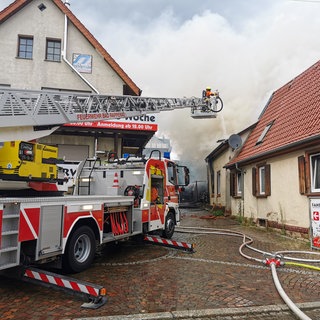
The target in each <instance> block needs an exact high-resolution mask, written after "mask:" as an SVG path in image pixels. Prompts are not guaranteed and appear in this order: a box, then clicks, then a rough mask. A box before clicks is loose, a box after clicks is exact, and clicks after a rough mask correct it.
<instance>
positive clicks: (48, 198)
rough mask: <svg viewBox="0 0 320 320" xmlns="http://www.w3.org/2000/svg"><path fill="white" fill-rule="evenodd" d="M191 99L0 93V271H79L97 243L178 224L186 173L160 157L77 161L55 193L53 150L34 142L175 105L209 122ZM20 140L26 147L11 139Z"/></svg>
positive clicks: (214, 107) (166, 231)
mask: <svg viewBox="0 0 320 320" xmlns="http://www.w3.org/2000/svg"><path fill="white" fill-rule="evenodd" d="M219 103H221V104H222V101H221V99H220V98H219V97H218V96H215V97H214V98H213V100H212V101H211V102H210V107H209V106H208V104H207V103H204V101H203V100H202V99H201V98H189V99H187V98H183V99H176V98H144V97H136V96H107V95H86V94H79V93H72V92H68V93H60V92H59V93H57V92H44V91H25V90H24V91H21V90H12V89H0V127H1V132H0V141H2V142H1V147H0V192H1V198H0V270H7V269H10V268H13V267H18V266H21V265H30V264H42V263H47V262H53V263H55V266H61V267H63V268H64V269H65V270H67V271H69V272H80V271H82V270H85V269H86V268H88V267H89V266H90V264H91V263H92V261H93V259H94V256H95V252H96V247H97V245H102V244H104V243H108V242H112V241H119V240H123V239H127V238H130V237H132V236H136V235H141V234H146V233H150V232H160V233H162V235H163V236H164V237H167V238H170V237H171V236H172V234H173V232H174V227H175V225H176V224H178V223H179V221H180V212H179V190H180V188H181V187H183V186H186V185H188V183H189V171H188V169H187V168H186V167H184V166H179V165H177V164H176V163H174V162H173V161H171V160H169V159H164V158H163V157H162V156H161V154H160V152H158V151H154V152H153V153H152V154H151V155H150V157H149V158H148V159H144V158H140V159H138V158H126V159H118V158H117V157H114V155H113V157H111V156H110V155H108V156H107V157H106V159H105V160H103V159H101V158H100V159H98V158H94V159H87V160H86V161H84V162H82V163H81V165H80V167H79V168H78V174H77V179H76V183H75V186H74V192H73V194H72V195H64V193H63V192H64V191H65V189H64V186H65V185H66V184H65V181H64V178H63V175H61V174H60V171H59V170H58V166H59V164H61V163H60V162H61V161H59V160H58V158H57V154H58V152H57V148H55V147H53V146H45V145H42V144H37V143H34V142H27V141H30V140H33V139H37V138H39V137H42V136H45V135H48V134H50V133H51V132H52V131H53V130H55V129H56V128H58V127H59V126H61V125H63V124H66V123H72V122H83V121H103V120H109V119H114V118H125V117H132V116H137V115H143V114H147V113H156V112H160V111H165V110H173V109H177V108H191V112H192V116H193V117H194V118H197V117H198V118H205V117H209V118H215V117H216V112H217V111H218V110H219V111H220V110H221V107H219V108H218V104H219ZM21 137H23V138H24V140H27V141H21Z"/></svg>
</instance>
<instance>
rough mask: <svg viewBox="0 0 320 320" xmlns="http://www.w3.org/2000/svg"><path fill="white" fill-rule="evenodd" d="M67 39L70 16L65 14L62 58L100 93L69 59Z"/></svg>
mask: <svg viewBox="0 0 320 320" xmlns="http://www.w3.org/2000/svg"><path fill="white" fill-rule="evenodd" d="M67 40H68V17H67V15H66V14H65V15H64V34H63V49H62V53H61V56H62V59H63V61H64V62H65V63H66V64H67V65H68V66H69V67H70V68H71V69H72V71H74V72H75V73H76V74H77V75H78V76H79V77H80V78H81V79H82V80H83V81H84V82H85V83H86V84H87V85H88V86H89V87H90V88H91V89H92V90H93V91H94V92H95V93H97V94H99V91H98V90H97V89H96V88H95V87H94V86H93V85H92V84H91V83H90V82H89V81H88V80H87V79H86V78H85V77H83V76H82V74H81V73H80V72H79V71H78V70H77V69H76V68H75V67H74V66H73V65H72V64H71V63H70V62H69V61H68V60H67Z"/></svg>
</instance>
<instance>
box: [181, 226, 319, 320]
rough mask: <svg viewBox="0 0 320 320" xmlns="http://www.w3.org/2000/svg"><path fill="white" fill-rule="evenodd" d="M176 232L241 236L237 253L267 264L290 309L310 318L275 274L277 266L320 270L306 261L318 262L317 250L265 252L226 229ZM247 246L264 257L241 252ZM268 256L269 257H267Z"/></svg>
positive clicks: (190, 228)
mask: <svg viewBox="0 0 320 320" xmlns="http://www.w3.org/2000/svg"><path fill="white" fill-rule="evenodd" d="M176 231H177V232H185V233H196V234H217V235H224V236H234V237H240V238H242V244H241V245H240V247H239V253H240V254H241V255H242V256H243V257H244V258H246V259H248V260H250V261H254V262H258V263H263V264H264V265H266V266H269V267H270V269H271V273H272V278H273V282H274V284H275V287H276V289H277V291H278V293H279V295H280V296H281V298H282V299H283V301H284V302H285V303H286V304H287V306H288V307H289V308H290V310H291V311H292V312H293V313H294V314H295V315H296V316H297V317H298V318H299V319H301V320H312V319H311V318H310V317H308V316H307V315H306V314H305V313H304V312H302V311H301V309H299V308H298V307H297V305H296V304H295V303H294V302H293V301H292V300H291V299H290V298H289V296H288V295H287V294H286V292H285V291H284V289H283V288H282V286H281V283H280V281H279V278H278V275H277V267H280V266H285V265H287V266H296V267H303V268H308V269H312V270H316V271H320V267H317V266H313V265H310V264H307V263H319V262H320V253H317V252H309V251H278V252H275V253H270V252H266V251H263V250H260V249H257V248H254V247H252V246H251V244H252V243H253V239H252V238H251V237H249V236H247V235H245V234H244V233H241V232H237V231H232V230H228V229H214V228H204V227H179V228H176ZM244 248H247V249H250V250H252V251H254V252H256V253H260V254H262V255H263V256H264V259H259V258H255V257H252V256H249V255H247V254H245V253H244V252H243V249H244ZM288 254H304V255H314V256H317V257H319V259H305V258H296V257H291V256H289V255H288ZM268 257H269V258H268ZM283 260H291V261H283Z"/></svg>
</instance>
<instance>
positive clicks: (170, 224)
mask: <svg viewBox="0 0 320 320" xmlns="http://www.w3.org/2000/svg"><path fill="white" fill-rule="evenodd" d="M166 228H167V232H168V233H171V232H173V230H174V221H173V219H172V217H171V216H170V217H169V218H168V220H167V225H166Z"/></svg>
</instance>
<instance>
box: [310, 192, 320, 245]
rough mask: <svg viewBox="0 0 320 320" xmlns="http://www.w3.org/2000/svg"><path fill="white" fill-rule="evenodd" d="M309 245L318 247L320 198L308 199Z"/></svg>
mask: <svg viewBox="0 0 320 320" xmlns="http://www.w3.org/2000/svg"><path fill="white" fill-rule="evenodd" d="M310 215H311V216H310V220H311V246H312V247H313V248H317V249H320V199H317V198H315V199H310Z"/></svg>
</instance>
